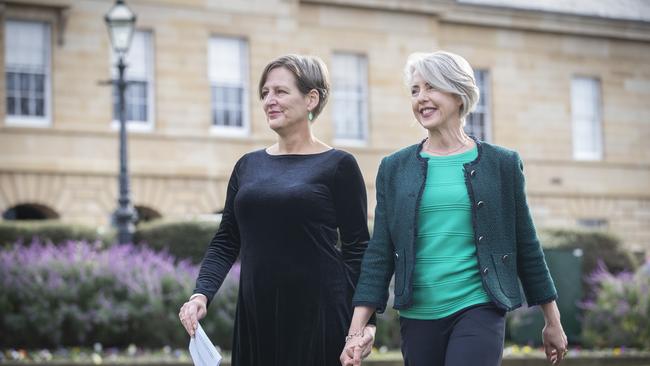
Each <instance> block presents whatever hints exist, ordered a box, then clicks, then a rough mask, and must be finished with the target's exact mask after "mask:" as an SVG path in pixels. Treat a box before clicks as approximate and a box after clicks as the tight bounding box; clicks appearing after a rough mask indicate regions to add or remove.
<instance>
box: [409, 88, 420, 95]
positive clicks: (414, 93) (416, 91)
mask: <svg viewBox="0 0 650 366" xmlns="http://www.w3.org/2000/svg"><path fill="white" fill-rule="evenodd" d="M419 92H420V91H419V90H417V89H411V95H412V96H416V95H418V93H419Z"/></svg>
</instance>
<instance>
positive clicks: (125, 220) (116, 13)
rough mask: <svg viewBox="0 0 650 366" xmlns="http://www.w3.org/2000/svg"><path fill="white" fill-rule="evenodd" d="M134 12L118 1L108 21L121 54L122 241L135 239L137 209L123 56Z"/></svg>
mask: <svg viewBox="0 0 650 366" xmlns="http://www.w3.org/2000/svg"><path fill="white" fill-rule="evenodd" d="M135 19H136V17H135V14H134V13H133V12H132V11H131V10H130V9H129V8H128V7H127V6H126V4H124V1H123V0H117V1H116V2H115V5H114V6H113V7H112V8H111V10H109V12H108V14H106V17H105V21H106V25H107V26H108V31H109V34H110V36H111V44H112V46H113V50H114V51H115V53H116V54H117V56H118V62H117V70H118V79H117V82H116V83H117V85H116V86H117V91H118V93H117V94H118V117H119V120H120V153H119V155H120V175H119V178H118V183H119V197H118V200H117V202H118V207H117V209H116V210H115V212H114V214H113V219H114V222H115V224H116V226H117V239H118V242H119V243H120V244H126V243H131V242H132V241H133V231H134V229H135V225H134V223H135V220H136V217H137V215H136V212H135V210H134V208H133V205H132V204H131V199H130V197H129V195H130V194H129V168H128V154H127V140H126V100H125V97H124V94H125V92H126V88H127V86H128V83H127V81H126V80H125V77H124V71H125V69H126V63H125V62H124V57H125V55H126V53H127V52H128V50H129V46H130V45H131V39H132V38H133V29H134V25H135Z"/></svg>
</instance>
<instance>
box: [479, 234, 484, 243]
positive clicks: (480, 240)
mask: <svg viewBox="0 0 650 366" xmlns="http://www.w3.org/2000/svg"><path fill="white" fill-rule="evenodd" d="M482 241H483V235H481V236H479V237H478V242H479V243H480V242H482Z"/></svg>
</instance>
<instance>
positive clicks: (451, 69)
mask: <svg viewBox="0 0 650 366" xmlns="http://www.w3.org/2000/svg"><path fill="white" fill-rule="evenodd" d="M416 71H417V72H418V73H419V74H420V75H421V76H422V78H423V79H424V80H425V81H426V82H427V83H429V85H431V86H432V87H433V88H434V89H438V90H441V91H444V92H447V93H451V94H454V95H457V96H458V97H459V98H460V99H461V102H462V103H463V104H462V105H461V107H460V111H459V112H460V113H459V114H460V119H461V121H463V123H464V122H465V117H467V115H468V114H469V113H470V112H472V111H473V110H474V107H476V103H478V100H479V96H480V94H479V89H478V86H476V80H475V79H474V70H472V66H470V64H469V62H467V60H465V59H464V58H463V57H462V56H459V55H456V54H454V53H451V52H446V51H437V52H432V53H413V54H411V55H410V56H409V58H408V60H407V61H406V66H405V67H404V80H405V81H406V84H407V85H408V86H409V87H410V86H411V83H412V82H413V73H415V72H416Z"/></svg>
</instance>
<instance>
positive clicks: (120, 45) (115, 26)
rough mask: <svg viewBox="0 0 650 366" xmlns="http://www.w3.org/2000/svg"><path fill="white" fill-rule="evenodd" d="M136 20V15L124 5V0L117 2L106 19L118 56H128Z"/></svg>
mask: <svg viewBox="0 0 650 366" xmlns="http://www.w3.org/2000/svg"><path fill="white" fill-rule="evenodd" d="M135 18H136V16H135V13H133V12H132V11H131V9H129V7H128V6H126V4H124V0H117V1H116V2H115V5H113V7H112V8H111V10H109V11H108V13H106V16H105V17H104V20H105V21H106V26H107V27H108V33H109V34H110V36H111V44H112V45H113V50H114V51H115V53H117V54H118V55H124V54H126V52H127V51H128V50H129V47H130V46H131V39H132V38H133V30H134V28H135Z"/></svg>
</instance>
